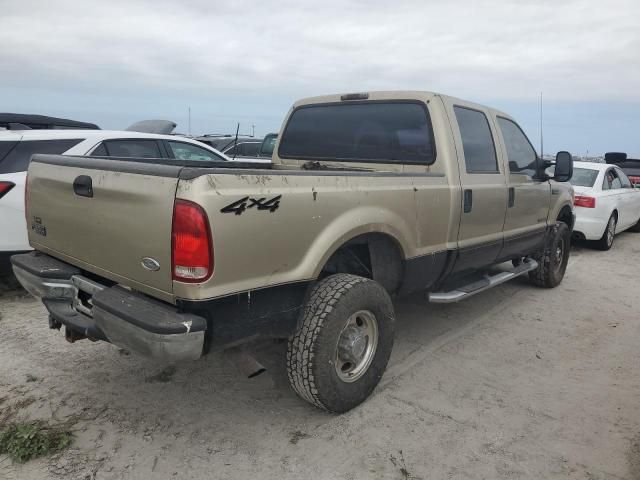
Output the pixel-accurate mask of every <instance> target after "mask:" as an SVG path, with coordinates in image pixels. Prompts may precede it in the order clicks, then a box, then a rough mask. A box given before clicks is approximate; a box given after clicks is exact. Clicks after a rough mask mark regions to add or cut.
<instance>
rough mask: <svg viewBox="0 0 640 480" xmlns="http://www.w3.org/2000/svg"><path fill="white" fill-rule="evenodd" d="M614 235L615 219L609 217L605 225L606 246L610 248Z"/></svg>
mask: <svg viewBox="0 0 640 480" xmlns="http://www.w3.org/2000/svg"><path fill="white" fill-rule="evenodd" d="M615 234H616V219H615V217H611V218H610V219H609V223H608V224H607V245H609V246H611V244H613V237H614V235H615Z"/></svg>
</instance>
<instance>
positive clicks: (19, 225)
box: [0, 130, 230, 263]
mask: <svg viewBox="0 0 640 480" xmlns="http://www.w3.org/2000/svg"><path fill="white" fill-rule="evenodd" d="M34 153H52V154H64V155H94V156H100V157H109V156H111V157H146V158H179V159H182V160H192V161H221V160H223V161H226V160H230V158H229V157H227V156H225V155H224V154H222V153H220V152H219V151H218V150H215V149H213V148H211V147H210V146H208V145H205V144H203V143H200V142H198V141H195V140H190V139H188V138H184V137H178V136H173V135H157V134H150V133H139V132H130V131H109V130H6V131H5V130H0V257H6V256H8V254H10V253H15V252H20V251H25V250H30V249H31V247H30V246H29V242H28V240H27V226H26V221H25V217H24V183H25V178H26V176H27V168H28V166H29V160H30V159H31V155H33V154H34ZM0 263H2V258H0Z"/></svg>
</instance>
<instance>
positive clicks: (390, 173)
mask: <svg viewBox="0 0 640 480" xmlns="http://www.w3.org/2000/svg"><path fill="white" fill-rule="evenodd" d="M551 164H555V171H554V177H553V178H550V177H549V176H548V175H547V174H546V173H545V169H547V168H548V167H550V166H551ZM572 165H573V163H572V159H571V155H570V154H569V153H568V152H560V153H558V155H557V156H556V161H555V162H544V161H542V160H541V159H539V158H538V156H537V154H536V152H535V150H534V148H533V147H532V145H531V143H530V142H529V140H528V139H527V137H526V135H525V134H524V132H523V131H522V129H521V128H520V127H519V126H518V124H517V123H516V122H515V121H514V120H513V119H512V118H511V117H510V116H508V115H507V114H505V113H502V112H499V111H496V110H494V109H491V108H488V107H485V106H482V105H478V104H475V103H471V102H467V101H464V100H460V99H457V98H452V97H449V96H445V95H440V94H435V93H427V92H409V91H402V92H370V93H358V94H346V95H329V96H323V97H315V98H308V99H305V100H301V101H298V102H296V103H295V104H294V105H293V107H292V108H291V110H290V111H289V113H288V115H287V117H286V119H285V121H284V124H283V126H282V129H281V132H280V135H279V141H278V143H277V147H276V150H275V151H274V154H273V160H272V163H269V164H264V165H262V164H240V163H235V164H234V163H232V162H197V163H196V162H190V161H184V160H178V159H167V160H164V161H162V162H158V161H153V162H147V161H146V160H145V159H135V160H134V159H125V158H123V159H120V161H117V162H114V161H113V159H98V158H85V157H68V156H59V155H35V156H34V157H33V159H32V161H31V165H30V167H29V175H28V188H27V195H26V202H27V214H26V215H27V219H28V225H29V240H30V242H31V245H32V246H33V248H34V249H35V250H36V251H35V252H32V253H28V254H22V255H16V256H13V257H12V263H13V269H14V272H15V274H16V277H17V278H18V280H19V281H20V282H21V283H22V285H23V286H24V287H25V288H26V289H27V290H28V291H29V292H31V293H33V294H34V295H36V296H38V297H41V298H42V301H43V302H44V304H45V306H46V308H47V309H48V310H49V313H50V326H51V327H52V328H61V327H62V326H64V327H65V333H66V336H67V339H69V340H71V341H75V340H78V339H82V338H89V339H92V340H104V341H107V342H110V343H112V344H114V345H117V346H119V347H122V348H125V349H127V350H130V351H133V352H137V353H140V354H143V355H148V356H152V357H159V358H162V359H165V360H170V361H175V362H182V361H186V360H189V359H195V358H198V357H200V356H201V355H203V354H206V353H208V352H211V351H215V350H224V349H227V348H229V347H231V346H233V347H234V348H235V347H236V346H237V345H240V344H242V343H243V342H246V341H247V340H249V339H255V338H269V337H270V338H288V350H287V370H288V377H289V380H290V383H291V386H292V387H293V389H294V391H295V392H296V393H297V394H298V395H299V396H300V397H301V398H303V399H305V400H307V401H308V402H310V403H312V404H314V405H316V406H318V407H320V408H323V409H326V410H328V411H332V412H343V411H346V410H349V409H350V408H353V407H355V406H356V405H358V404H360V403H361V402H363V401H364V400H365V399H366V398H367V397H368V396H369V395H370V394H371V392H372V391H373V390H374V388H375V386H376V385H377V384H378V382H379V380H380V378H381V377H382V375H383V373H384V370H385V368H386V365H387V362H388V360H389V355H390V353H391V349H392V346H393V338H394V328H395V327H394V324H395V315H394V310H393V305H392V303H391V297H392V296H394V295H402V294H406V293H410V292H417V291H422V292H425V293H426V295H427V299H428V300H429V301H431V302H445V303H446V302H456V301H459V300H462V299H465V298H467V297H469V296H471V295H474V294H476V293H479V292H481V291H483V290H486V289H487V288H491V287H494V286H496V285H498V284H500V283H502V282H504V281H506V280H509V279H511V278H515V277H517V276H520V275H528V276H529V278H530V280H531V281H532V282H533V283H534V284H535V285H538V286H541V287H547V288H551V287H555V286H556V285H558V284H559V283H560V282H561V281H562V278H563V276H564V273H565V269H566V267H567V261H568V258H569V243H570V235H571V228H572V226H573V219H574V216H573V192H572V188H571V186H570V185H569V184H567V183H563V182H566V181H568V180H569V179H570V178H571V174H572ZM425 308H427V307H425Z"/></svg>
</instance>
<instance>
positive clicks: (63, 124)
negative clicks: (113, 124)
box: [0, 113, 100, 130]
mask: <svg viewBox="0 0 640 480" xmlns="http://www.w3.org/2000/svg"><path fill="white" fill-rule="evenodd" d="M24 127H27V128H30V129H34V130H42V129H45V130H59V129H63V130H70V129H82V130H99V129H100V127H98V126H97V125H96V124H94V123H87V122H78V121H76V120H68V119H66V118H57V117H48V116H46V115H30V114H25V113H0V130H23V129H24Z"/></svg>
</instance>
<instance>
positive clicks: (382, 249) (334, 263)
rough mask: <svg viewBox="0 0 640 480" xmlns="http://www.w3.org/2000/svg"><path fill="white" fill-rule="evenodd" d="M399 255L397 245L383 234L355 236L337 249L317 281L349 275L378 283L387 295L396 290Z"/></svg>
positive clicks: (401, 260) (401, 259)
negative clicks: (328, 277)
mask: <svg viewBox="0 0 640 480" xmlns="http://www.w3.org/2000/svg"><path fill="white" fill-rule="evenodd" d="M403 263H404V262H403V255H402V249H401V247H400V245H399V244H398V242H397V241H396V240H395V239H393V238H392V237H390V236H388V235H385V234H383V233H367V234H364V235H359V236H357V237H355V238H353V239H351V240H349V241H348V242H346V243H345V244H343V245H342V246H341V247H340V248H338V249H337V250H336V251H335V252H334V253H333V255H331V257H330V258H329V260H327V263H326V264H325V265H324V267H323V268H322V271H321V273H320V278H324V277H326V276H328V275H333V274H335V273H350V274H352V275H359V276H361V277H366V278H370V279H372V280H375V281H376V282H378V283H380V284H381V285H382V286H383V287H384V288H385V289H386V290H387V291H388V292H389V293H394V292H396V291H397V290H398V289H399V288H400V284H401V281H402V274H403V271H404V269H403Z"/></svg>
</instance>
